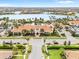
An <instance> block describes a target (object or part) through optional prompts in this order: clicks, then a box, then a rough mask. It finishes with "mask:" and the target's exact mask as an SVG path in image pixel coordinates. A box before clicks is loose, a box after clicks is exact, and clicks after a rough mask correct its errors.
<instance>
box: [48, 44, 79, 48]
mask: <svg viewBox="0 0 79 59" xmlns="http://www.w3.org/2000/svg"><path fill="white" fill-rule="evenodd" d="M47 48H48V49H60V48H64V49H79V46H78V45H77V46H76V45H66V46H65V45H63V46H59V45H53V46H48V47H47Z"/></svg>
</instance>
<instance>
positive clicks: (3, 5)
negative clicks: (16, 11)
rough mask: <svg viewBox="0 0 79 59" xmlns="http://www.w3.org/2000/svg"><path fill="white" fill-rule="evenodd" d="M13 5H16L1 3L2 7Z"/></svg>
mask: <svg viewBox="0 0 79 59" xmlns="http://www.w3.org/2000/svg"><path fill="white" fill-rule="evenodd" d="M11 6H15V5H12V4H6V3H3V4H0V7H11Z"/></svg>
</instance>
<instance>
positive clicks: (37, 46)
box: [28, 39, 44, 59]
mask: <svg viewBox="0 0 79 59" xmlns="http://www.w3.org/2000/svg"><path fill="white" fill-rule="evenodd" d="M29 43H30V44H32V52H31V54H30V56H29V58H28V59H44V57H43V54H42V49H41V48H42V45H43V40H42V39H31V40H30V42H29Z"/></svg>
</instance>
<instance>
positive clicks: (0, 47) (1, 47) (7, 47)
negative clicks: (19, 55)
mask: <svg viewBox="0 0 79 59" xmlns="http://www.w3.org/2000/svg"><path fill="white" fill-rule="evenodd" d="M12 48H13V46H8V45H5V46H0V49H12Z"/></svg>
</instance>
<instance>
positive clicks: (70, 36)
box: [63, 29, 79, 44]
mask: <svg viewBox="0 0 79 59" xmlns="http://www.w3.org/2000/svg"><path fill="white" fill-rule="evenodd" d="M63 32H64V33H65V36H66V38H67V41H71V43H72V44H76V43H79V40H78V39H76V38H75V37H73V36H72V35H71V33H70V32H69V31H65V29H63Z"/></svg>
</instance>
